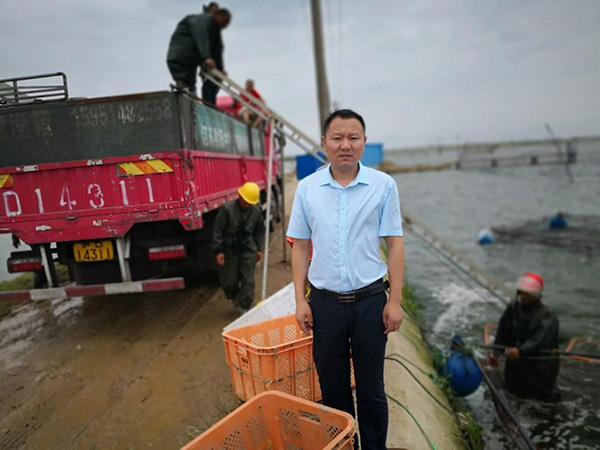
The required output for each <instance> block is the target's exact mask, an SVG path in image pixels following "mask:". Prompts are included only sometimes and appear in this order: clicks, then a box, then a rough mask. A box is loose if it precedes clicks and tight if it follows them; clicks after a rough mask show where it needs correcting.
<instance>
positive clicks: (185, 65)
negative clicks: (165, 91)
mask: <svg viewBox="0 0 600 450" xmlns="http://www.w3.org/2000/svg"><path fill="white" fill-rule="evenodd" d="M199 65H200V60H189V61H176V60H170V61H167V66H168V67H169V72H171V76H172V77H173V80H175V82H176V84H177V85H178V87H185V88H188V89H189V90H190V92H192V93H195V92H196V78H197V77H198V66H199Z"/></svg>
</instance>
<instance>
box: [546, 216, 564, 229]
mask: <svg viewBox="0 0 600 450" xmlns="http://www.w3.org/2000/svg"><path fill="white" fill-rule="evenodd" d="M548 226H549V227H550V228H567V227H568V226H569V224H568V223H567V219H565V218H564V216H563V215H562V214H561V213H558V214H557V215H556V216H554V217H552V218H551V219H550V220H549V221H548Z"/></svg>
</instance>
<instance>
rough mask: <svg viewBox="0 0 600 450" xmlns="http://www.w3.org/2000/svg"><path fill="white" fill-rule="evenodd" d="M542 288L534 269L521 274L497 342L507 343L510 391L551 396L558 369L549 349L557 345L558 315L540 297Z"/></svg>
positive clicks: (495, 360) (506, 370) (494, 359)
mask: <svg viewBox="0 0 600 450" xmlns="http://www.w3.org/2000/svg"><path fill="white" fill-rule="evenodd" d="M543 288H544V280H543V279H542V277H540V276H539V275H537V274H535V273H526V274H524V275H523V276H522V277H521V278H519V280H518V281H517V296H516V299H515V301H514V302H511V303H510V304H509V305H508V307H507V308H506V310H505V311H504V313H503V314H502V317H501V318H500V323H499V324H498V331H497V333H496V339H495V340H494V345H496V346H501V347H506V349H505V350H504V355H505V356H506V366H505V368H504V378H505V380H504V382H505V385H506V388H507V389H508V390H509V391H511V392H513V393H514V394H516V395H518V396H520V397H525V398H528V397H529V398H539V399H548V400H550V399H552V398H553V397H554V396H555V395H556V392H555V385H556V377H557V376H558V369H559V359H558V357H557V356H554V357H553V356H552V355H551V354H550V352H549V350H553V349H556V348H557V347H558V319H557V318H556V316H555V315H554V314H552V313H551V312H550V310H549V309H548V308H547V307H546V305H544V304H543V303H542V301H541V298H542V290H543ZM544 351H545V352H544ZM500 352H501V350H495V353H494V354H493V355H492V356H491V357H490V362H491V364H492V366H497V365H498V355H499V354H500ZM528 357H529V358H531V359H528Z"/></svg>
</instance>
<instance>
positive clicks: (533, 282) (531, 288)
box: [517, 272, 544, 297]
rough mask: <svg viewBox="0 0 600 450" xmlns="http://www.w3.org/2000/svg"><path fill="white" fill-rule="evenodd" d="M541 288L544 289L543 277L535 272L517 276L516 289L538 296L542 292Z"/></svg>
mask: <svg viewBox="0 0 600 450" xmlns="http://www.w3.org/2000/svg"><path fill="white" fill-rule="evenodd" d="M542 289H544V279H543V278H542V277H540V276H539V275H538V274H537V273H533V272H529V273H526V274H524V275H522V276H521V278H519V281H517V291H521V292H526V293H528V294H531V295H536V296H538V297H539V296H540V295H541V294H542Z"/></svg>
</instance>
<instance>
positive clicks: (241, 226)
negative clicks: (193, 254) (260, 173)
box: [212, 183, 265, 312]
mask: <svg viewBox="0 0 600 450" xmlns="http://www.w3.org/2000/svg"><path fill="white" fill-rule="evenodd" d="M238 194H239V195H240V196H239V198H238V199H236V200H232V201H230V202H227V203H225V204H224V205H223V206H221V208H219V212H218V214H217V218H216V220H215V225H214V229H213V240H212V248H213V250H214V252H215V258H216V262H217V265H218V266H219V279H220V281H221V286H222V287H223V290H224V291H225V295H226V296H227V298H228V299H230V300H233V303H234V305H235V307H236V309H237V310H238V311H239V312H245V311H248V310H249V309H250V306H251V305H252V302H253V301H254V269H255V267H256V262H257V261H261V260H262V256H263V254H262V248H263V244H264V240H265V229H264V220H263V215H262V211H261V209H260V206H259V205H258V204H259V200H260V188H259V187H258V185H257V184H256V183H245V184H244V185H243V186H242V187H240V188H239V189H238Z"/></svg>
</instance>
